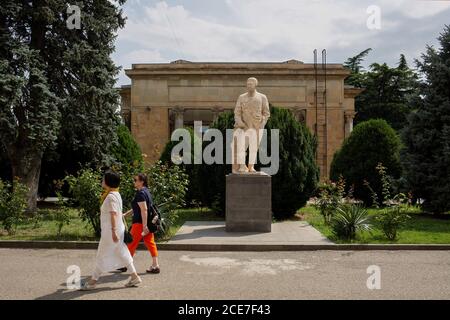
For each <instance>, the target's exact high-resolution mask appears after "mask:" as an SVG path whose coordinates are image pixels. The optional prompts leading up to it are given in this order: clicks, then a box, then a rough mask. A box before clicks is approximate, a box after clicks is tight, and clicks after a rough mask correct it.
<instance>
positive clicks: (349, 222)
mask: <svg viewBox="0 0 450 320" xmlns="http://www.w3.org/2000/svg"><path fill="white" fill-rule="evenodd" d="M331 228H332V230H333V233H334V234H335V235H336V237H338V238H340V239H348V240H352V239H355V237H356V232H358V231H370V230H371V229H372V226H371V219H370V217H369V215H368V213H367V210H366V209H364V208H363V207H362V206H360V205H346V206H341V207H339V208H338V209H337V211H336V214H335V215H334V216H333V218H332V221H331Z"/></svg>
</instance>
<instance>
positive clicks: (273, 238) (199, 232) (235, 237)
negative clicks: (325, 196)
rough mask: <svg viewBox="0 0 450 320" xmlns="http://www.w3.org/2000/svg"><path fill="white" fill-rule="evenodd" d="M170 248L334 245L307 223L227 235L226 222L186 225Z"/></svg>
mask: <svg viewBox="0 0 450 320" xmlns="http://www.w3.org/2000/svg"><path fill="white" fill-rule="evenodd" d="M169 244H191V245H196V244H198V245H201V244H208V245H230V244H234V245H255V244H256V245H304V244H311V245H323V244H325V245H327V244H332V242H331V241H330V240H328V239H327V238H326V237H324V236H323V235H322V234H321V233H320V232H319V231H317V229H315V228H314V227H312V226H311V225H310V224H309V223H307V222H305V221H283V222H278V223H273V224H272V232H270V233H255V232H253V233H252V232H226V230H225V222H224V221H186V223H184V224H183V226H182V227H181V228H180V230H178V232H177V234H176V235H175V236H174V237H173V238H172V239H170V241H169Z"/></svg>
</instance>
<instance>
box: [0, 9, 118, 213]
mask: <svg viewBox="0 0 450 320" xmlns="http://www.w3.org/2000/svg"><path fill="white" fill-rule="evenodd" d="M123 3H124V1H123V0H119V1H117V4H114V3H112V2H111V1H108V0H97V1H78V2H77V5H78V6H79V7H80V9H81V24H80V26H81V28H80V29H69V28H68V27H67V19H68V17H69V15H68V13H67V9H68V4H67V2H66V1H63V0H33V1H2V5H1V6H0V134H1V137H2V139H1V143H2V144H3V146H4V148H5V149H6V152H7V155H8V158H9V160H10V162H11V166H12V175H13V176H17V177H19V178H20V179H21V181H22V182H23V183H24V184H26V185H27V187H28V188H29V193H28V209H29V210H31V211H34V210H35V208H36V199H37V191H38V182H39V176H40V170H41V163H42V157H43V154H44V152H45V151H46V150H49V149H52V148H53V149H54V148H56V146H57V144H58V142H59V143H60V144H64V145H65V146H66V147H67V148H69V149H71V150H77V148H78V149H81V150H82V152H84V153H86V154H88V155H89V157H90V158H91V159H92V160H93V161H95V162H104V161H107V160H108V158H107V157H106V156H105V155H107V154H108V152H107V150H109V149H110V145H111V143H113V142H114V141H115V140H116V139H117V138H116V127H117V125H118V123H119V121H118V119H119V118H118V115H117V113H116V109H117V105H118V93H117V92H116V90H115V89H114V84H115V76H116V75H117V72H118V68H117V67H115V66H114V64H113V62H112V60H111V59H110V54H111V53H112V52H113V50H114V40H115V36H116V32H117V30H118V28H120V27H123V25H124V19H123V17H122V12H121V10H120V6H121V5H122V4H123Z"/></svg>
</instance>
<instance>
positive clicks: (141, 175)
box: [136, 173, 148, 187]
mask: <svg viewBox="0 0 450 320" xmlns="http://www.w3.org/2000/svg"><path fill="white" fill-rule="evenodd" d="M136 177H138V179H139V181H142V182H143V183H144V187H148V179H147V176H146V175H145V174H144V173H138V174H137V175H136Z"/></svg>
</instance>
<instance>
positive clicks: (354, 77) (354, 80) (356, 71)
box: [344, 48, 372, 88]
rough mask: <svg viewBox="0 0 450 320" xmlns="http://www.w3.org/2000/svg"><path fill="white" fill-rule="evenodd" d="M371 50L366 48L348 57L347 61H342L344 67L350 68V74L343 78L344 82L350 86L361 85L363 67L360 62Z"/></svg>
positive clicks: (359, 86) (358, 86)
mask: <svg viewBox="0 0 450 320" xmlns="http://www.w3.org/2000/svg"><path fill="white" fill-rule="evenodd" d="M370 51H372V48H367V49H366V50H364V51H361V52H360V53H358V54H357V55H356V56H354V57H350V58H348V59H347V61H345V62H344V67H346V68H347V69H349V70H350V72H351V74H350V76H348V77H347V79H345V83H346V84H348V85H351V86H355V87H357V88H361V87H363V81H364V72H363V71H364V68H363V66H362V62H363V61H364V58H365V57H367V55H368V54H369V53H370Z"/></svg>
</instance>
